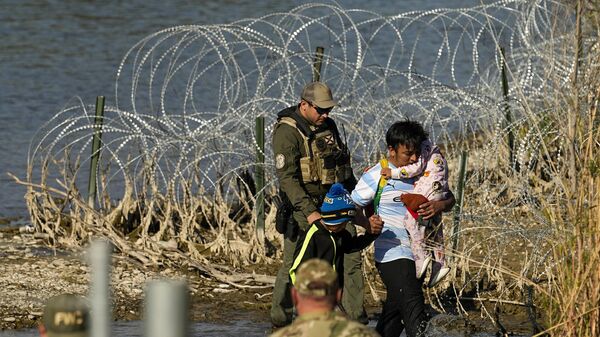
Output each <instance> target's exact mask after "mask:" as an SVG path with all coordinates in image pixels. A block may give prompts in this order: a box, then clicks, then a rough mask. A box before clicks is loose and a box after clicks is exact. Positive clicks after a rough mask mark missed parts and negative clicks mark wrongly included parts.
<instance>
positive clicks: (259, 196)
mask: <svg viewBox="0 0 600 337" xmlns="http://www.w3.org/2000/svg"><path fill="white" fill-rule="evenodd" d="M256 146H257V148H256V163H255V166H254V167H255V168H256V169H255V171H254V172H255V177H254V181H255V182H256V192H257V193H256V205H255V206H256V232H257V235H258V238H259V240H260V241H261V243H262V242H264V238H265V192H264V187H265V169H264V167H265V117H256Z"/></svg>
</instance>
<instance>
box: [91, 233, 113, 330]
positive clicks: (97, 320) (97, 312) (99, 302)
mask: <svg viewBox="0 0 600 337" xmlns="http://www.w3.org/2000/svg"><path fill="white" fill-rule="evenodd" d="M111 251H112V249H111V246H110V243H108V242H107V241H104V240H96V241H93V242H92V243H91V245H90V250H89V262H90V269H91V286H90V303H91V320H90V322H91V334H90V335H91V336H92V337H110V335H111V321H112V315H111V313H112V310H111V306H110V262H111V261H110V257H111Z"/></svg>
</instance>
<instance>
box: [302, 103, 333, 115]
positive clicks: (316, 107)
mask: <svg viewBox="0 0 600 337" xmlns="http://www.w3.org/2000/svg"><path fill="white" fill-rule="evenodd" d="M304 101H305V102H306V103H308V104H310V106H312V107H313V108H315V110H316V111H317V113H318V114H319V115H324V114H330V113H331V110H333V107H331V108H325V109H324V108H319V107H318V106H316V105H314V104H312V103H311V102H309V101H307V100H304Z"/></svg>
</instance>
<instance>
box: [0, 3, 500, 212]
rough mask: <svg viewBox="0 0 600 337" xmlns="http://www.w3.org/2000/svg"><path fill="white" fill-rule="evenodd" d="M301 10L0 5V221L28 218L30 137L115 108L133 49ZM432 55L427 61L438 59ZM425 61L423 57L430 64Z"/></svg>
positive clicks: (402, 6) (406, 7)
mask: <svg viewBox="0 0 600 337" xmlns="http://www.w3.org/2000/svg"><path fill="white" fill-rule="evenodd" d="M481 2H482V1H480V0H453V1H442V0H402V1H388V0H371V1H368V2H367V1H361V0H344V1H339V2H338V4H339V5H340V6H342V7H344V8H348V9H350V8H358V9H365V10H371V11H374V12H377V13H380V14H383V15H392V14H398V13H404V12H408V11H413V10H428V9H435V8H439V7H445V8H464V7H472V6H475V5H479V4H481ZM483 2H484V3H489V2H491V1H490V0H486V1H483ZM303 3H304V2H302V1H298V0H294V1H279V0H261V1H252V0H204V1H201V2H200V1H191V0H171V1H155V0H152V1H146V0H131V1H106V2H96V1H83V0H45V1H42V0H1V1H0V34H1V36H2V39H0V218H6V217H25V216H26V214H27V211H26V207H25V203H24V201H23V195H24V192H25V188H24V187H23V186H20V185H17V184H16V183H14V181H13V180H12V178H10V177H9V176H8V175H7V172H11V173H13V174H15V175H17V176H18V177H21V178H23V177H24V176H25V170H26V167H27V152H28V146H29V143H30V141H31V139H32V137H33V135H34V133H35V131H36V130H37V129H38V128H39V127H41V125H42V124H43V123H44V122H46V121H48V120H49V119H50V118H51V117H52V116H53V115H54V114H56V113H57V112H58V111H60V109H61V108H63V107H64V106H65V105H67V103H68V102H69V100H71V99H72V98H74V97H80V98H81V99H82V100H83V102H84V103H86V104H93V103H94V101H95V97H96V96H98V95H104V96H106V100H107V102H106V104H107V105H110V104H114V97H113V96H114V80H115V75H116V69H117V66H118V64H119V62H120V61H121V59H122V57H123V56H124V55H125V53H126V51H127V50H128V49H129V48H130V47H131V46H133V45H134V44H135V43H136V42H138V41H139V40H141V39H143V38H144V37H146V36H148V35H150V34H152V33H154V32H157V31H159V30H162V29H164V28H168V27H173V26H176V25H188V24H200V25H201V24H215V23H228V22H232V21H235V20H239V19H243V18H252V17H261V16H264V15H266V14H269V13H275V12H286V11H289V10H290V9H292V8H294V7H297V6H299V5H301V4H303ZM435 47H439V46H435ZM433 48H434V46H432V53H431V55H433V54H435V50H434V49H433ZM426 54H428V55H424V57H431V55H429V53H426ZM458 66H460V65H458Z"/></svg>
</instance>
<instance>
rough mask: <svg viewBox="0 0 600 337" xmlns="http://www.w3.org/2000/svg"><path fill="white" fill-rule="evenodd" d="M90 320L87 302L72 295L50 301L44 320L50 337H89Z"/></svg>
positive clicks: (47, 303)
mask: <svg viewBox="0 0 600 337" xmlns="http://www.w3.org/2000/svg"><path fill="white" fill-rule="evenodd" d="M89 320H90V316H89V308H88V304H87V302H86V300H85V299H84V298H83V297H81V296H76V295H72V294H63V295H58V296H54V297H52V298H51V299H49V300H48V302H46V307H45V308H44V316H43V318H42V322H43V323H44V327H45V328H46V334H47V335H48V337H87V336H88V335H89Z"/></svg>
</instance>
